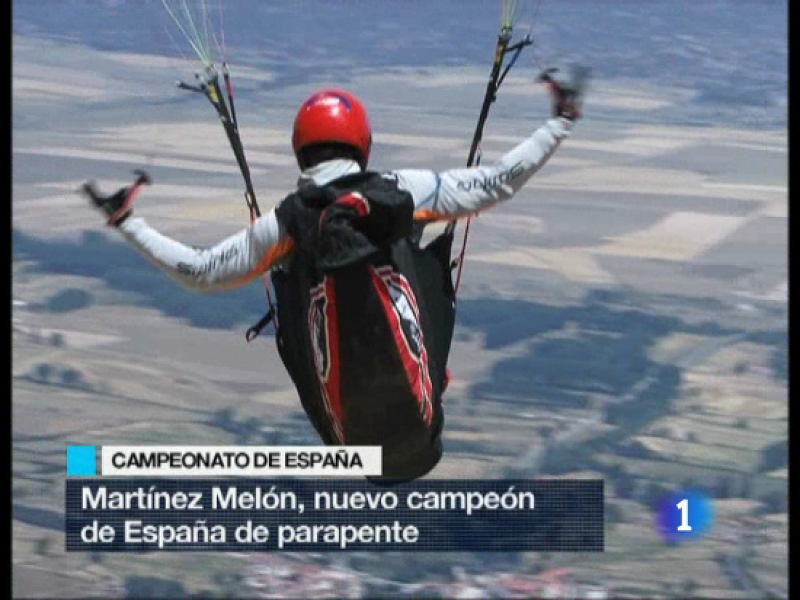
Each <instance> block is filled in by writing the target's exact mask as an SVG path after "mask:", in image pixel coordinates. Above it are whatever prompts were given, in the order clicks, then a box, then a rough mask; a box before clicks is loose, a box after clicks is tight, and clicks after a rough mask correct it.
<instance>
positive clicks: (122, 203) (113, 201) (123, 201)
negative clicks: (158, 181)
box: [81, 170, 151, 227]
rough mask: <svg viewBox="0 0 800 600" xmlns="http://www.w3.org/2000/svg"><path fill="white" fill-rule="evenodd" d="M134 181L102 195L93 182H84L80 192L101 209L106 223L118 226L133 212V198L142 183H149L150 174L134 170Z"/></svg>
mask: <svg viewBox="0 0 800 600" xmlns="http://www.w3.org/2000/svg"><path fill="white" fill-rule="evenodd" d="M133 173H134V175H136V181H135V182H134V183H133V185H130V186H125V187H124V188H121V189H119V190H117V191H116V192H114V193H113V194H111V195H110V196H103V195H102V194H100V193H99V192H98V191H97V188H96V187H95V184H94V183H93V182H91V181H90V182H87V183H84V184H83V186H82V187H81V192H82V193H83V194H84V195H85V196H86V197H87V198H89V200H91V202H92V204H93V205H94V207H95V208H97V209H98V210H100V211H102V212H103V213H104V214H105V215H106V217H107V218H108V224H109V225H110V226H112V227H118V226H119V225H120V224H121V223H122V222H123V221H124V220H125V219H127V218H128V217H129V216H130V215H131V213H132V212H133V207H132V205H133V199H134V198H135V197H136V195H137V194H138V193H139V190H140V189H141V187H142V186H143V185H149V184H150V181H151V180H150V176H149V175H148V174H147V173H145V172H144V171H140V170H136V171H134V172H133Z"/></svg>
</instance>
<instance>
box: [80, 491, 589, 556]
mask: <svg viewBox="0 0 800 600" xmlns="http://www.w3.org/2000/svg"><path fill="white" fill-rule="evenodd" d="M66 504H67V506H66V549H67V551H94V552H98V551H99V552H102V551H111V552H115V551H116V552H120V551H123V552H124V551H128V552H136V551H153V550H155V551H176V550H177V551H225V552H237V551H242V552H265V551H271V550H277V551H284V552H291V551H298V552H308V551H312V552H325V551H351V550H352V551H364V550H380V551H388V550H391V551H406V550H410V551H503V552H509V551H511V552H513V551H547V552H570V551H579V552H600V551H602V550H603V544H604V528H603V522H604V519H603V516H604V515H603V512H604V511H603V481H602V480H563V479H552V480H547V479H543V480H423V481H415V482H408V483H402V484H399V485H394V486H378V485H375V484H372V483H370V482H369V481H367V480H362V479H359V480H320V479H316V480H303V479H258V480H256V479H232V478H226V479H187V478H183V479H162V478H154V479H140V478H135V479H120V478H91V479H77V478H76V479H68V480H67V489H66Z"/></svg>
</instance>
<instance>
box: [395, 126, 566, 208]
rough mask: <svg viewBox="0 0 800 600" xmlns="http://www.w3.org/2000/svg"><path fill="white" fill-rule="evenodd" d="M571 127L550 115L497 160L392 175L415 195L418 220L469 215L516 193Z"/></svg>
mask: <svg viewBox="0 0 800 600" xmlns="http://www.w3.org/2000/svg"><path fill="white" fill-rule="evenodd" d="M571 128H572V122H571V121H569V120H568V119H564V118H560V117H556V118H551V119H548V120H547V121H546V122H545V123H544V125H542V126H541V127H539V128H538V129H537V130H536V131H535V132H534V133H533V135H531V136H530V137H529V138H528V139H526V140H524V141H523V142H522V143H520V144H519V145H518V146H516V147H515V148H513V149H512V150H511V151H509V152H508V153H506V154H505V155H504V156H503V157H502V158H500V160H498V161H497V162H496V163H494V164H493V165H487V166H480V167H465V168H460V169H450V170H448V171H443V172H441V173H435V172H433V171H421V170H410V169H408V170H400V171H395V172H394V173H393V174H392V176H394V177H396V178H397V182H398V185H399V186H400V187H401V188H402V189H405V190H406V191H408V192H409V193H410V194H411V196H412V197H413V198H414V205H415V211H414V220H415V221H418V222H423V223H424V222H431V221H439V220H451V219H457V218H460V217H466V216H469V215H472V214H475V213H477V212H480V211H482V210H484V209H486V208H489V207H491V206H493V205H495V204H496V203H498V202H501V201H503V200H508V199H509V198H511V197H512V196H514V194H516V193H517V192H518V191H519V190H520V189H521V188H522V187H523V186H524V185H525V183H526V182H527V181H528V180H529V179H530V178H531V177H532V176H533V174H534V173H536V171H538V170H539V169H540V168H542V167H543V166H544V165H545V163H546V162H547V161H548V159H549V158H550V156H552V154H553V153H554V152H555V151H556V149H557V148H558V147H559V145H560V144H561V142H562V140H564V139H565V138H566V137H568V136H569V133H570V130H571Z"/></svg>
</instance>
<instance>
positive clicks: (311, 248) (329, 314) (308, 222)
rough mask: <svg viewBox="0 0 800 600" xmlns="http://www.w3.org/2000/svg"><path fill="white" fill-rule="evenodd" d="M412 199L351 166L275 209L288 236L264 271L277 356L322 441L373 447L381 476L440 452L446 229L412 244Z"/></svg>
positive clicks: (406, 470) (449, 291)
mask: <svg viewBox="0 0 800 600" xmlns="http://www.w3.org/2000/svg"><path fill="white" fill-rule="evenodd" d="M413 208H414V204H413V200H412V198H411V196H410V195H409V194H408V193H406V192H404V191H402V190H400V189H398V187H397V185H396V183H395V182H393V181H391V180H389V179H386V178H384V177H382V176H380V175H378V174H376V173H359V174H357V175H351V176H347V177H344V178H341V179H338V180H336V181H334V182H333V183H332V184H329V185H327V186H324V187H316V186H311V187H308V188H303V189H302V190H299V191H298V192H296V193H294V194H292V195H290V196H289V197H288V198H286V200H284V202H282V203H281V204H280V206H279V207H278V212H277V216H278V219H279V221H280V223H281V225H282V226H283V227H285V228H286V231H287V233H288V235H289V236H291V238H292V239H293V240H295V243H296V250H295V252H294V253H293V255H292V257H291V259H290V263H289V264H288V265H287V266H286V268H284V269H276V270H274V271H273V274H272V281H273V285H274V288H275V294H276V300H277V307H278V311H277V336H276V337H277V343H278V350H279V353H280V356H281V359H282V360H283V362H284V364H285V365H286V369H287V371H288V372H289V375H290V376H291V378H292V380H293V382H294V383H295V386H296V387H297V391H298V394H299V396H300V400H301V402H302V405H303V408H304V409H305V411H306V413H307V414H308V417H309V419H310V420H311V422H312V424H313V425H314V427H315V428H316V430H317V431H318V432H319V434H320V436H321V438H322V439H323V441H324V442H325V443H327V444H348V445H380V446H382V447H383V449H384V465H383V472H384V479H397V480H406V479H413V478H416V477H420V476H422V475H424V474H425V473H427V472H428V471H430V470H431V469H432V468H433V467H434V466H435V465H436V464H437V463H438V461H439V459H440V457H441V453H442V447H441V431H442V426H443V423H444V416H443V412H442V406H441V397H442V393H443V392H444V389H445V387H446V384H447V357H448V354H449V351H450V341H451V338H452V333H453V327H454V323H455V294H454V290H453V285H452V280H451V276H450V267H449V260H450V247H451V243H452V236H449V235H442V236H440V237H439V238H436V239H435V240H434V241H433V242H431V244H429V245H428V246H426V247H425V248H421V247H419V245H417V244H416V243H414V242H413V241H411V235H412V233H413Z"/></svg>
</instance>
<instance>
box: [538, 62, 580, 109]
mask: <svg viewBox="0 0 800 600" xmlns="http://www.w3.org/2000/svg"><path fill="white" fill-rule="evenodd" d="M590 77H591V69H590V68H589V67H584V66H580V65H572V66H571V67H569V69H568V70H567V72H564V71H562V70H560V69H557V68H550V69H546V70H545V71H543V72H542V73H541V74H540V75H539V77H538V78H537V81H541V82H542V83H544V84H545V85H547V88H548V90H549V91H550V98H551V111H552V114H553V116H554V117H564V118H566V119H569V120H571V121H574V120H576V119H580V118H581V116H582V109H583V97H584V95H585V93H586V89H587V88H588V86H589V79H590Z"/></svg>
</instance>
